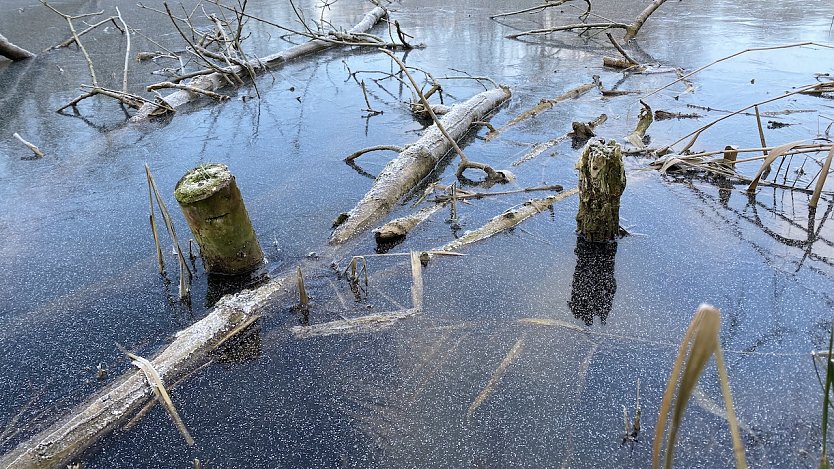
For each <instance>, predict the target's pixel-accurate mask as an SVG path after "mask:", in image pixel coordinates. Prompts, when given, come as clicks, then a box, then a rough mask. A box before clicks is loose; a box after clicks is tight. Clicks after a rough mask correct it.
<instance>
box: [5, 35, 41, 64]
mask: <svg viewBox="0 0 834 469" xmlns="http://www.w3.org/2000/svg"><path fill="white" fill-rule="evenodd" d="M0 56H3V57H5V58H7V59H9V60H15V61H17V60H24V59H31V58H33V57H35V54H33V53H31V52H29V51H28V50H26V49H24V48H22V47H18V46H16V45H14V44H12V43H11V42H9V40H8V39H6V37H5V36H3V35H2V34H0Z"/></svg>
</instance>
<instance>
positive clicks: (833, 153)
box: [808, 147, 834, 207]
mask: <svg viewBox="0 0 834 469" xmlns="http://www.w3.org/2000/svg"><path fill="white" fill-rule="evenodd" d="M832 158H834V147H831V150H830V151H829V152H828V157H827V158H825V163H824V164H823V165H822V170H821V171H820V175H819V176H817V186H816V187H815V188H814V195H812V196H811V201H810V202H808V206H809V207H816V206H817V203H818V202H819V200H820V195H821V194H822V188H823V186H825V180H826V178H828V171H829V170H830V169H831V159H832Z"/></svg>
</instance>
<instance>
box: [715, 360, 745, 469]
mask: <svg viewBox="0 0 834 469" xmlns="http://www.w3.org/2000/svg"><path fill="white" fill-rule="evenodd" d="M715 364H716V366H717V367H718V380H719V381H720V382H721V393H722V394H723V395H724V407H725V409H726V411H727V423H729V424H730V435H731V436H732V438H733V455H734V456H735V458H736V469H747V461H746V459H745V456H744V445H743V444H742V443H741V432H740V431H739V423H738V418H737V417H736V409H735V406H734V405H733V395H732V393H731V392H730V377H729V374H728V373H727V366H726V364H725V363H724V352H722V351H721V347H720V346H718V345H716V347H715Z"/></svg>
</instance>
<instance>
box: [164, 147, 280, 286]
mask: <svg viewBox="0 0 834 469" xmlns="http://www.w3.org/2000/svg"><path fill="white" fill-rule="evenodd" d="M174 195H175V197H176V199H177V202H179V204H180V208H181V209H182V213H183V215H185V219H186V220H187V221H188V226H189V228H191V232H192V233H193V234H194V239H195V240H196V241H197V244H199V245H200V256H201V257H202V258H203V263H204V264H205V267H206V271H207V272H210V273H217V274H228V275H237V274H243V273H246V272H251V271H252V270H254V269H256V268H257V267H258V266H259V265H261V262H263V258H264V253H263V251H262V250H261V246H260V244H259V243H258V238H257V236H256V235H255V230H254V229H253V228H252V222H251V221H250V220H249V214H248V213H247V211H246V206H245V205H244V203H243V197H242V196H241V195H240V190H239V189H238V187H237V183H236V182H235V177H234V176H233V175H232V173H231V172H229V168H228V167H227V166H226V165H224V164H216V163H214V164H207V165H203V166H198V167H197V168H194V169H192V170H191V171H189V172H188V173H186V174H185V176H183V177H182V179H180V181H179V182H178V183H177V187H176V189H175V191H174Z"/></svg>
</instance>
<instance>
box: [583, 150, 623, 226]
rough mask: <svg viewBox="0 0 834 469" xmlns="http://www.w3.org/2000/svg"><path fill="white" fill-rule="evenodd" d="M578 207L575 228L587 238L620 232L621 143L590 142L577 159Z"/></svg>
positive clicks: (621, 191) (621, 192)
mask: <svg viewBox="0 0 834 469" xmlns="http://www.w3.org/2000/svg"><path fill="white" fill-rule="evenodd" d="M576 169H578V170H579V211H578V212H577V214H576V231H577V232H578V233H579V234H580V235H582V236H583V237H584V238H585V239H586V240H588V241H590V242H605V241H610V240H613V239H614V238H615V237H616V236H617V235H618V234H619V232H620V196H621V195H622V194H623V190H625V185H626V176H625V169H624V168H623V154H622V151H621V150H620V145H619V144H618V143H617V142H615V141H613V140H611V141H610V142H608V143H605V142H604V141H601V140H600V141H596V142H591V143H589V144H588V145H587V146H586V147H585V149H584V150H583V151H582V156H581V157H580V158H579V161H578V162H577V163H576Z"/></svg>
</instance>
